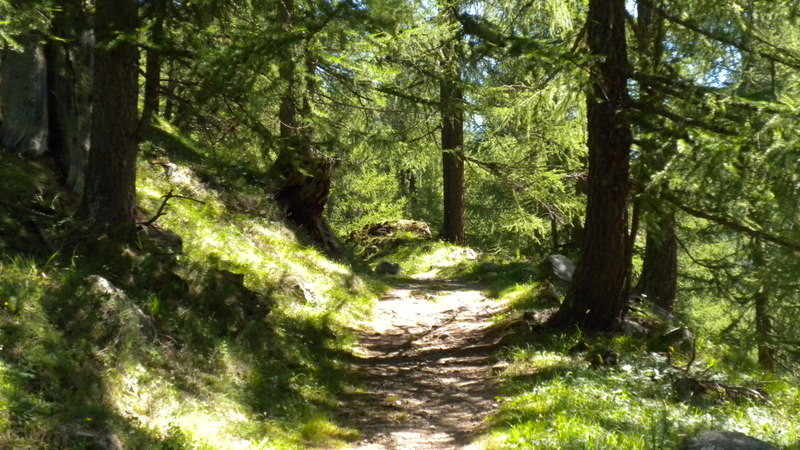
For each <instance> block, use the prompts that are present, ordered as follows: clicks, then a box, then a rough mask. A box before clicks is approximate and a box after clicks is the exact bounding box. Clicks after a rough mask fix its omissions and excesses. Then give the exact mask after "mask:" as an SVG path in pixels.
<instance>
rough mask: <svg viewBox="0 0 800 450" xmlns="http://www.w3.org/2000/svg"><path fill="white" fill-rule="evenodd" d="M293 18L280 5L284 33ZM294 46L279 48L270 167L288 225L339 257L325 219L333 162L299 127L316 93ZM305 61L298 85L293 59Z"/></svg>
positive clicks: (288, 1)
mask: <svg viewBox="0 0 800 450" xmlns="http://www.w3.org/2000/svg"><path fill="white" fill-rule="evenodd" d="M294 15H295V10H294V3H293V1H292V0H284V1H283V2H281V6H280V10H279V20H280V21H281V23H282V24H283V28H284V31H285V32H287V33H289V32H291V31H292V29H293V27H294ZM296 45H297V44H295V45H287V46H286V47H285V48H284V49H283V54H282V55H281V56H282V61H281V66H280V68H279V75H280V77H281V79H283V81H284V82H285V83H286V90H285V92H284V95H283V98H282V99H281V104H280V108H279V111H278V119H279V121H280V135H281V148H280V151H279V153H278V158H277V160H276V161H275V165H274V167H273V169H272V170H273V174H274V175H275V176H276V178H277V179H278V180H279V181H278V183H279V185H278V187H277V190H276V192H275V200H276V201H277V202H278V205H280V206H281V208H282V209H283V211H284V215H285V217H286V219H287V220H288V221H289V222H291V223H293V224H295V225H296V226H298V227H300V228H302V229H304V230H305V231H306V232H307V233H308V234H309V236H310V237H311V239H312V240H314V242H316V243H317V244H318V245H319V246H320V247H322V249H323V250H324V251H325V252H326V253H328V254H329V255H330V256H332V257H335V258H341V257H343V256H344V252H343V250H342V248H341V246H340V245H339V243H338V242H337V241H336V238H335V237H334V235H333V232H332V231H331V229H330V227H328V224H327V223H326V222H325V219H324V218H323V214H324V212H325V206H326V205H327V203H328V198H329V197H330V189H331V179H332V177H333V169H334V160H333V159H332V158H328V157H326V156H325V155H323V154H321V153H320V152H319V151H318V150H317V149H315V148H314V145H313V138H312V130H311V128H310V126H301V125H300V123H299V122H300V121H299V118H298V116H299V114H300V112H302V113H303V114H305V115H306V117H308V116H310V115H311V103H310V97H309V95H310V91H311V90H312V89H314V82H313V70H314V63H313V60H312V59H311V58H310V57H309V56H308V55H303V52H300V51H296V50H295V48H294V47H295V46H296ZM303 57H304V59H305V62H306V71H307V73H306V79H305V81H306V82H305V84H304V85H303V84H301V83H299V82H298V78H299V77H298V72H299V69H298V67H297V65H296V60H297V59H299V58H303ZM303 86H305V92H303ZM303 94H305V97H304V98H303ZM298 104H300V105H302V110H301V111H298V110H299V108H298Z"/></svg>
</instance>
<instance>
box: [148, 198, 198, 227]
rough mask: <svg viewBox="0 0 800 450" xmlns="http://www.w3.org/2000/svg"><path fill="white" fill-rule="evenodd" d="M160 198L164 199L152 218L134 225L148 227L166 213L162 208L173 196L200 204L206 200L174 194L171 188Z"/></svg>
mask: <svg viewBox="0 0 800 450" xmlns="http://www.w3.org/2000/svg"><path fill="white" fill-rule="evenodd" d="M161 198H163V199H164V201H162V202H161V206H159V207H158V211H156V215H155V216H153V217H152V218H150V219H149V220H146V221H144V222H139V223H137V224H136V225H139V226H145V227H148V226H150V225H152V224H154V223H156V220H158V219H159V218H160V217H161V216H163V215H164V214H166V212H164V209H165V208H166V207H167V202H169V201H170V199H173V198H179V199H181V200H191V201H193V202H197V203H200V204H202V205H205V204H206V202H204V201H202V200H197V199H196V198H191V197H185V196H183V195H174V194H173V193H172V189H170V190H169V192H167V195H164V196H163V197H161Z"/></svg>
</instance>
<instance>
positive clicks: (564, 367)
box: [483, 285, 800, 449]
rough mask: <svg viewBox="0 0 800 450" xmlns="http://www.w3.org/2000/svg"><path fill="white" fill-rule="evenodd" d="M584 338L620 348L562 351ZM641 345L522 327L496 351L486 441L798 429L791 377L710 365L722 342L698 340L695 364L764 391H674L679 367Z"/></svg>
mask: <svg viewBox="0 0 800 450" xmlns="http://www.w3.org/2000/svg"><path fill="white" fill-rule="evenodd" d="M532 287H533V285H529V287H528V289H530V288H532ZM523 292H524V290H523V289H521V287H515V288H514V289H512V290H511V292H510V293H508V294H506V296H507V298H509V299H510V300H512V301H513V300H514V299H515V298H517V297H516V296H517V295H519V294H515V293H523ZM517 304H518V306H517V307H518V308H525V309H529V308H531V307H532V306H534V305H533V304H531V303H523V304H519V303H517ZM535 309H541V306H539V307H536V308H535ZM584 339H586V340H588V341H589V342H590V346H591V347H592V348H598V349H613V350H615V351H616V352H618V353H619V355H620V358H619V359H620V361H619V363H618V364H617V365H614V366H608V367H605V366H600V367H592V365H591V364H590V363H589V361H587V359H588V358H587V356H586V355H585V354H583V353H576V354H570V352H569V350H568V349H569V348H570V347H571V346H572V345H573V344H574V343H575V342H576V341H581V340H584ZM645 348H646V346H645V344H644V342H642V341H639V340H637V339H633V338H629V337H623V338H613V339H609V338H608V337H603V336H581V335H575V334H561V333H550V332H540V333H536V334H533V335H532V336H530V335H529V336H524V335H523V336H521V337H520V338H519V340H518V342H517V343H516V344H514V345H512V346H511V347H510V348H508V349H507V350H506V351H505V354H504V355H503V356H502V360H504V361H506V362H507V363H508V365H507V367H506V368H505V369H504V370H503V372H502V373H501V374H500V380H501V386H502V387H501V393H500V396H499V398H498V401H499V402H500V405H501V406H500V409H499V411H498V412H497V413H496V414H495V415H494V416H492V418H491V419H490V423H491V425H490V427H491V431H490V432H489V433H488V435H487V437H486V438H485V439H484V440H483V442H484V443H485V444H486V447H487V448H581V449H583V448H610V447H613V448H639V449H658V448H664V449H668V448H676V446H677V445H678V443H679V442H680V441H681V440H682V439H683V438H685V437H686V436H691V435H693V434H695V433H697V432H699V431H703V430H710V429H735V430H738V431H741V432H744V433H746V434H749V435H752V436H755V437H759V438H761V439H764V440H766V441H769V442H772V443H775V444H777V445H783V446H788V445H792V444H794V443H795V442H796V441H797V439H798V437H800V428H798V426H797V425H796V424H795V423H794V421H793V419H792V418H793V417H794V415H795V414H797V412H798V407H800V403H798V397H797V394H798V391H797V388H796V386H794V383H793V382H792V381H791V378H789V377H786V378H783V377H774V376H767V377H764V376H763V375H762V374H761V373H760V372H759V371H758V370H757V368H754V367H751V368H746V367H745V366H742V365H741V364H740V363H739V361H732V360H728V361H718V362H717V364H718V365H715V366H712V364H713V361H714V359H715V358H716V356H717V353H716V352H717V351H722V352H724V351H725V349H724V348H723V347H718V346H717V345H716V344H713V343H711V342H707V341H703V343H701V344H700V345H698V352H699V356H698V358H699V361H697V362H696V364H699V365H709V370H711V371H713V372H716V373H717V374H719V375H717V376H720V375H721V373H720V372H721V371H722V372H723V373H724V372H727V371H729V372H728V373H729V375H726V377H727V378H726V379H727V380H730V381H729V382H731V383H743V384H745V385H757V386H761V387H763V388H765V389H766V390H767V391H768V392H769V393H770V394H771V395H772V401H771V403H767V404H765V403H758V402H750V401H746V400H745V401H739V402H736V401H731V400H721V401H712V400H709V401H705V402H699V403H698V402H687V401H682V400H681V399H680V397H679V396H678V395H677V394H676V391H675V388H674V385H673V383H674V382H675V380H677V379H679V378H680V377H682V376H685V374H684V372H683V371H682V370H677V369H675V368H673V367H672V366H671V365H670V364H669V363H668V361H666V360H665V359H664V356H663V355H659V354H654V353H648V352H646V351H645V350H644V349H645ZM705 374H706V376H707V375H708V372H705Z"/></svg>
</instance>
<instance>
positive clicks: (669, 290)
mask: <svg viewBox="0 0 800 450" xmlns="http://www.w3.org/2000/svg"><path fill="white" fill-rule="evenodd" d="M634 291H635V292H636V293H637V294H639V295H645V296H647V299H649V300H651V301H652V302H653V303H655V304H656V305H658V306H660V307H662V308H664V309H666V310H667V311H669V312H673V313H674V312H675V307H676V304H677V302H676V299H677V293H678V237H677V235H676V233H675V213H674V212H669V213H661V214H657V215H656V217H652V216H651V220H650V221H648V223H647V238H646V241H645V249H644V263H643V264H642V274H641V276H640V277H639V283H638V284H637V285H636V288H635V289H634Z"/></svg>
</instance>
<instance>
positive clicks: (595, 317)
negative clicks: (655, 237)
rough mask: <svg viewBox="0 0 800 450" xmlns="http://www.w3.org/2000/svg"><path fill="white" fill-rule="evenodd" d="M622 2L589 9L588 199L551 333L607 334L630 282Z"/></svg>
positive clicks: (594, 0) (603, 0)
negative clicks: (577, 252) (575, 258)
mask: <svg viewBox="0 0 800 450" xmlns="http://www.w3.org/2000/svg"><path fill="white" fill-rule="evenodd" d="M626 16H627V13H626V11H625V0H591V1H590V2H589V12H588V18H587V20H588V23H587V40H588V44H589V52H590V57H591V75H590V89H589V93H588V95H587V101H586V103H587V114H588V125H587V126H588V147H589V164H588V178H589V179H588V185H589V186H588V198H587V206H586V225H585V231H584V237H583V245H582V247H581V256H580V261H579V263H578V267H577V269H576V272H575V276H574V278H573V281H572V285H571V287H570V289H569V291H568V293H567V297H566V299H565V300H564V303H563V304H562V306H561V308H560V309H559V310H558V312H557V313H556V314H555V315H554V316H553V318H552V319H551V324H552V325H554V326H557V327H566V326H574V325H577V326H579V327H581V328H585V329H590V330H610V329H613V328H615V327H617V326H619V325H620V320H621V319H622V318H623V315H624V311H625V305H626V302H627V292H626V286H627V282H628V276H629V271H630V268H629V259H630V254H629V250H628V191H629V184H630V183H629V175H630V174H629V172H630V162H629V156H630V149H631V144H632V140H633V138H632V133H631V126H630V123H629V119H628V117H626V109H627V104H628V100H629V99H628V86H627V83H628V74H629V66H628V53H627V42H626V38H625V22H626Z"/></svg>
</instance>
